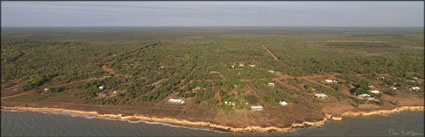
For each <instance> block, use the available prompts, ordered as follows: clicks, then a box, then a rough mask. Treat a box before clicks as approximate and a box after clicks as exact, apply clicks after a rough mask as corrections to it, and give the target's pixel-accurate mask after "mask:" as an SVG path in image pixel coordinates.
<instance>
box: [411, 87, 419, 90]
mask: <svg viewBox="0 0 425 137" xmlns="http://www.w3.org/2000/svg"><path fill="white" fill-rule="evenodd" d="M420 89H421V88H420V87H410V88H409V90H410V91H418V90H420Z"/></svg>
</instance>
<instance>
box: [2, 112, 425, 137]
mask: <svg viewBox="0 0 425 137" xmlns="http://www.w3.org/2000/svg"><path fill="white" fill-rule="evenodd" d="M388 135H391V136H393V135H399V136H407V135H416V136H424V112H423V111H415V112H407V111H403V112H397V113H394V114H390V115H376V116H367V117H344V119H343V120H342V121H332V120H330V121H328V122H327V124H325V125H324V126H322V127H312V128H303V129H297V130H295V131H294V132H289V133H282V132H273V133H228V132H218V131H212V130H209V129H205V128H199V129H198V128H186V127H181V126H173V125H168V124H162V123H156V122H147V123H146V122H142V121H138V122H128V121H121V120H107V119H98V118H93V117H87V116H76V115H71V114H63V113H60V114H58V113H44V112H43V113H42V112H30V111H8V110H6V111H4V110H2V111H1V136H388Z"/></svg>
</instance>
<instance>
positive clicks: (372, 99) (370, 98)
mask: <svg viewBox="0 0 425 137" xmlns="http://www.w3.org/2000/svg"><path fill="white" fill-rule="evenodd" d="M367 100H368V101H377V100H376V99H375V98H372V97H369V98H367Z"/></svg>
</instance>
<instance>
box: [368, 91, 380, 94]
mask: <svg viewBox="0 0 425 137" xmlns="http://www.w3.org/2000/svg"><path fill="white" fill-rule="evenodd" d="M369 92H370V93H373V94H379V93H381V91H379V90H371V91H369Z"/></svg>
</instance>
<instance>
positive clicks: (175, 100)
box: [168, 98, 184, 104]
mask: <svg viewBox="0 0 425 137" xmlns="http://www.w3.org/2000/svg"><path fill="white" fill-rule="evenodd" d="M168 102H170V103H175V104H184V100H183V99H175V98H170V99H169V100H168Z"/></svg>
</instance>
